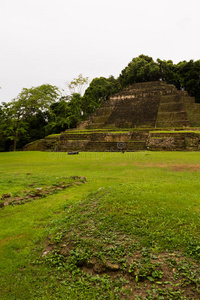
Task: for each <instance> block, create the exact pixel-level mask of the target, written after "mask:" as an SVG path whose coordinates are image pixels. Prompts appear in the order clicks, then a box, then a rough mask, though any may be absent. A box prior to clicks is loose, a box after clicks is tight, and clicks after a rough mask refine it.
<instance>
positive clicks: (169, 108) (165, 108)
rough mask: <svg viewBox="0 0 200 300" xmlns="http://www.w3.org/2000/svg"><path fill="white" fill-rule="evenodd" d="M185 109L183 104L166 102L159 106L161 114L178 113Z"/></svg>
mask: <svg viewBox="0 0 200 300" xmlns="http://www.w3.org/2000/svg"><path fill="white" fill-rule="evenodd" d="M184 108H185V106H184V103H183V102H169V103H167V102H164V103H160V106H159V113H160V112H176V111H183V110H184Z"/></svg>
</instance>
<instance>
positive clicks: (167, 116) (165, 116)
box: [157, 111, 187, 122]
mask: <svg viewBox="0 0 200 300" xmlns="http://www.w3.org/2000/svg"><path fill="white" fill-rule="evenodd" d="M170 120H176V121H179V120H187V113H186V111H172V112H169V111H166V112H160V111H159V112H158V117H157V122H158V121H170Z"/></svg>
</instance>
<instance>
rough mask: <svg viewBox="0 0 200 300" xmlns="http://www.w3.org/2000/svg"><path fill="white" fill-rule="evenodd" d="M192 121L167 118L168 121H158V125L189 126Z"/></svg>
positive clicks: (162, 126)
mask: <svg viewBox="0 0 200 300" xmlns="http://www.w3.org/2000/svg"><path fill="white" fill-rule="evenodd" d="M189 125H190V123H189V121H188V120H178V121H177V120H171V121H169V120H167V121H164V120H163V121H157V123H156V127H158V128H171V127H177V128H179V127H187V126H189Z"/></svg>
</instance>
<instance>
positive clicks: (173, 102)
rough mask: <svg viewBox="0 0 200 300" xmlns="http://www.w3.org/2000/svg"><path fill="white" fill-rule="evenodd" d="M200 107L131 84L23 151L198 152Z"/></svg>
mask: <svg viewBox="0 0 200 300" xmlns="http://www.w3.org/2000/svg"><path fill="white" fill-rule="evenodd" d="M199 127H200V104H197V103H195V99H194V98H193V97H189V96H188V94H187V92H185V91H179V90H177V89H176V88H175V86H174V85H169V84H166V83H163V82H160V81H155V82H144V83H135V84H133V85H131V86H129V87H127V88H125V89H124V90H122V91H121V92H119V93H118V94H115V95H112V96H111V97H110V98H109V99H108V100H107V101H104V102H103V103H102V104H101V106H100V107H99V108H98V109H97V110H96V111H95V113H93V114H92V115H91V116H90V117H89V118H88V119H87V120H86V121H84V122H81V123H80V124H78V126H77V128H76V129H73V130H66V131H65V132H62V133H61V134H60V135H50V136H47V137H46V138H45V139H42V140H39V141H36V142H33V143H30V144H28V145H26V146H25V148H24V150H43V151H66V152H68V151H138V150H195V151H198V150H200V128H199Z"/></svg>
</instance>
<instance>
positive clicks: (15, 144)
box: [13, 130, 18, 151]
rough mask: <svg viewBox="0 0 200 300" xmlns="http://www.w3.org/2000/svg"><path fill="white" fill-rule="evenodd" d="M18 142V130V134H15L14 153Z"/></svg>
mask: <svg viewBox="0 0 200 300" xmlns="http://www.w3.org/2000/svg"><path fill="white" fill-rule="evenodd" d="M17 140H18V130H16V132H15V138H14V143H13V151H16V146H17Z"/></svg>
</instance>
